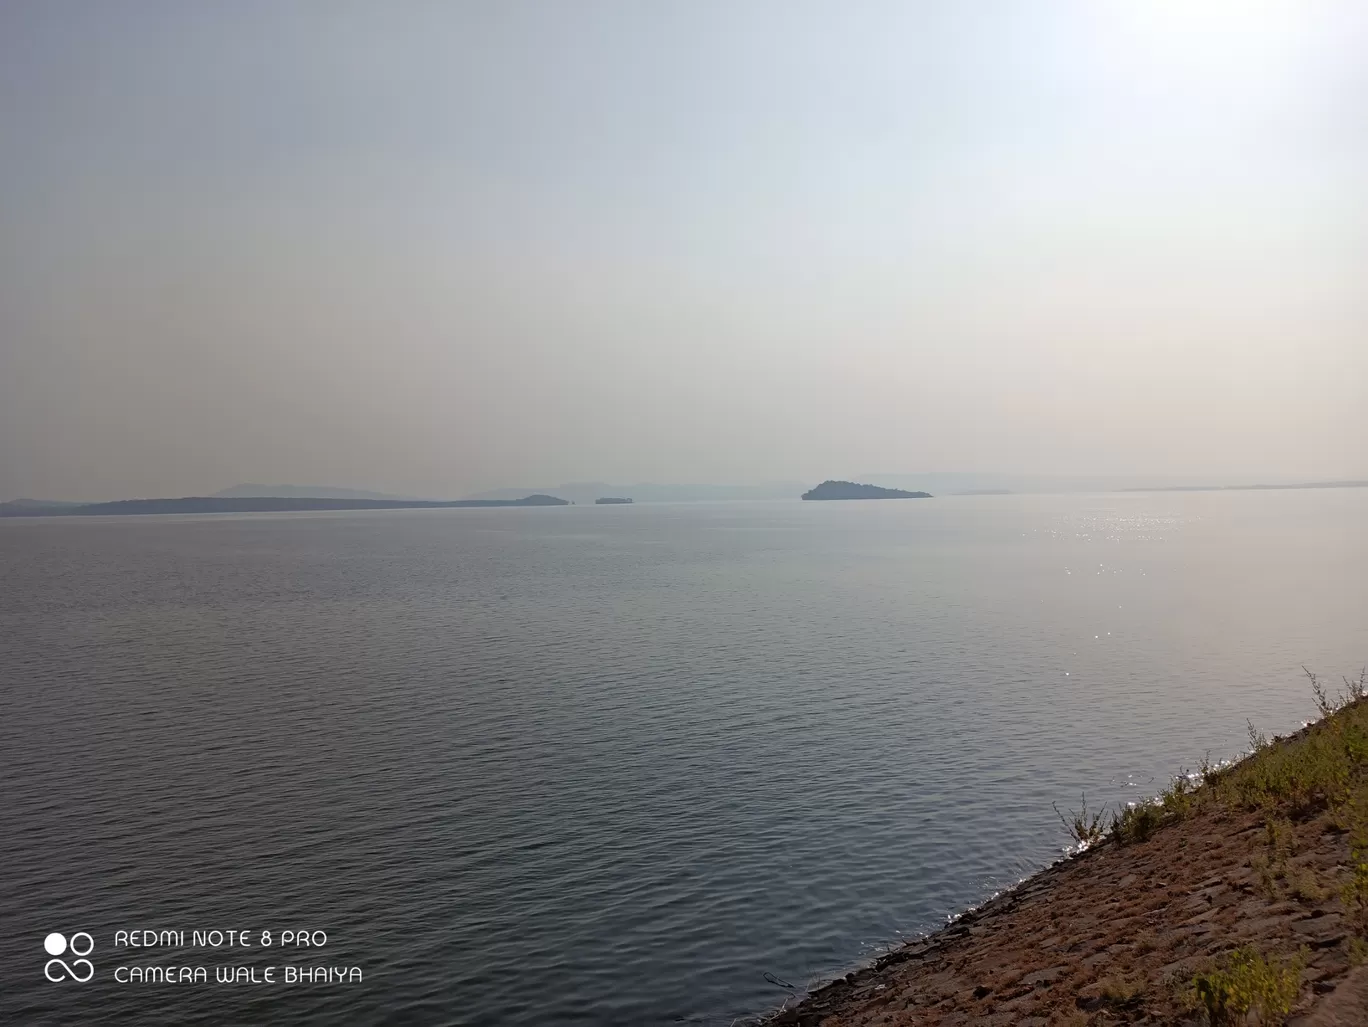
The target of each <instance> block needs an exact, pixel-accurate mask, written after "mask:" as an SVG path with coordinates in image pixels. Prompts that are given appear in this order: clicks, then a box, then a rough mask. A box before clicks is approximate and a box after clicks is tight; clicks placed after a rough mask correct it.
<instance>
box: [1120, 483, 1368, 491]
mask: <svg viewBox="0 0 1368 1027" xmlns="http://www.w3.org/2000/svg"><path fill="white" fill-rule="evenodd" d="M1365 488H1368V481H1307V482H1299V483H1297V484H1294V485H1157V486H1154V487H1152V488H1128V489H1118V490H1117V491H1119V492H1271V491H1282V490H1286V489H1365Z"/></svg>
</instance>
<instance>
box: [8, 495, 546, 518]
mask: <svg viewBox="0 0 1368 1027" xmlns="http://www.w3.org/2000/svg"><path fill="white" fill-rule="evenodd" d="M569 505H570V502H569V500H566V499H557V498H556V497H555V496H544V495H531V496H525V497H523V498H522V499H454V500H448V501H442V500H425V499H413V500H408V499H307V498H287V497H283V496H247V497H234V498H229V497H216V496H186V497H183V498H180V499H121V500H116V501H114V502H111V503H86V504H83V505H61V506H56V505H54V506H32V505H27V504H25V505H23V506H19V507H10V508H8V509H6V508H4V507H0V517H91V516H101V515H130V514H135V515H136V514H174V513H182V514H204V513H288V512H291V511H306V510H315V511H316V510H444V509H452V508H463V507H481V508H483V507H508V506H569Z"/></svg>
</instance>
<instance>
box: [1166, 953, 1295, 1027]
mask: <svg viewBox="0 0 1368 1027" xmlns="http://www.w3.org/2000/svg"><path fill="white" fill-rule="evenodd" d="M1304 965H1305V958H1304V957H1303V956H1302V955H1300V954H1299V955H1297V956H1295V957H1293V958H1292V959H1291V960H1289V961H1287V962H1283V961H1282V960H1279V959H1276V958H1273V959H1269V958H1265V957H1264V955H1263V954H1262V953H1260V952H1258V951H1257V950H1255V949H1254V948H1249V947H1247V948H1239V949H1235V950H1234V951H1233V952H1229V953H1227V954H1226V955H1225V957H1224V958H1223V959H1221V960H1220V961H1219V963H1218V964H1217V965H1216V966H1214V967H1212V969H1210V970H1208V971H1206V972H1205V973H1199V974H1198V975H1197V976H1196V977H1194V978H1193V979H1192V998H1193V1000H1194V1004H1195V1006H1196V1007H1197V1008H1198V1009H1201V1010H1203V1011H1204V1012H1205V1013H1206V1015H1207V1020H1208V1022H1210V1023H1211V1024H1212V1025H1213V1027H1223V1025H1227V1024H1231V1025H1233V1024H1244V1023H1245V1022H1246V1020H1247V1018H1248V1016H1249V1014H1250V1013H1251V1012H1257V1013H1258V1014H1259V1019H1260V1022H1266V1021H1270V1020H1271V1021H1277V1020H1281V1019H1282V1018H1283V1017H1284V1016H1286V1015H1287V1014H1288V1013H1289V1012H1290V1011H1291V1009H1292V1004H1293V1003H1294V1002H1296V1001H1297V994H1298V993H1299V992H1300V991H1301V972H1302V967H1303V966H1304Z"/></svg>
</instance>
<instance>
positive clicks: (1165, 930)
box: [768, 805, 1368, 1027]
mask: <svg viewBox="0 0 1368 1027" xmlns="http://www.w3.org/2000/svg"><path fill="white" fill-rule="evenodd" d="M1348 859H1349V841H1348V835H1347V834H1346V833H1345V832H1344V831H1343V829H1342V828H1340V827H1339V826H1338V825H1337V823H1336V821H1335V819H1334V817H1333V815H1332V814H1331V813H1329V812H1322V813H1320V814H1319V815H1315V816H1312V817H1310V818H1309V819H1305V820H1302V821H1301V822H1294V823H1291V824H1290V825H1287V826H1285V827H1284V828H1283V833H1282V836H1281V837H1280V838H1279V840H1278V842H1277V845H1276V847H1274V846H1271V845H1270V837H1269V831H1268V829H1267V821H1266V818H1265V816H1264V815H1263V814H1260V813H1244V812H1230V811H1229V810H1226V809H1222V808H1221V807H1219V806H1215V805H1212V806H1206V807H1203V808H1200V809H1198V810H1197V811H1195V812H1194V813H1193V814H1192V816H1191V817H1190V818H1188V819H1187V820H1183V821H1180V822H1177V823H1171V824H1168V825H1166V826H1164V827H1163V828H1161V829H1160V830H1158V831H1157V832H1156V833H1155V834H1154V835H1153V836H1152V837H1151V838H1150V839H1149V840H1147V841H1143V842H1135V843H1132V844H1128V845H1122V844H1119V843H1118V842H1116V841H1114V840H1111V839H1108V840H1107V841H1105V842H1103V843H1102V844H1101V845H1099V846H1097V847H1095V848H1093V849H1092V850H1091V851H1089V852H1087V853H1084V854H1083V855H1081V856H1078V857H1075V858H1073V859H1070V860H1067V861H1065V862H1063V863H1060V864H1058V865H1056V866H1054V867H1051V868H1050V869H1049V870H1046V871H1044V872H1043V873H1041V874H1038V875H1036V876H1035V877H1033V878H1031V879H1029V880H1027V881H1026V882H1024V883H1023V884H1021V885H1020V886H1019V887H1017V888H1016V889H1014V890H1012V891H1010V892H1008V893H1005V894H1003V895H1001V896H999V897H998V898H996V899H994V900H993V901H992V902H990V903H988V904H987V905H985V906H983V907H981V908H980V909H978V910H975V911H973V912H971V913H968V914H966V915H965V916H963V917H961V918H960V919H959V920H957V921H956V922H955V923H954V924H952V925H950V926H949V927H947V928H945V929H944V930H942V931H939V932H938V933H936V934H934V935H932V936H930V937H928V938H924V939H922V940H920V941H917V942H913V943H911V944H908V945H906V946H904V947H903V948H900V949H898V950H896V951H893V952H891V953H889V954H888V955H886V956H884V957H883V958H882V959H880V960H879V961H878V962H877V963H876V964H875V965H874V966H872V967H869V968H866V969H864V970H859V971H856V972H855V973H852V974H849V975H847V976H846V977H844V978H842V979H839V980H836V981H834V982H832V983H831V984H829V985H827V986H826V987H824V988H821V989H820V990H818V991H816V992H814V993H813V994H811V995H810V996H809V997H808V998H807V999H806V1000H804V1001H803V1003H802V1004H801V1005H799V1006H797V1007H795V1008H793V1009H789V1010H785V1011H782V1012H780V1013H779V1014H778V1015H776V1016H775V1017H773V1018H772V1019H770V1020H769V1021H768V1022H769V1023H771V1024H774V1025H800V1027H818V1025H820V1027H856V1025H860V1027H873V1025H876V1024H877V1025H894V1024H900V1025H911V1024H916V1025H918V1027H922V1025H925V1027H932V1025H950V1024H965V1025H975V1027H978V1025H983V1027H992V1025H1007V1024H1012V1025H1020V1027H1031V1025H1044V1024H1070V1025H1078V1027H1083V1025H1085V1024H1086V1025H1102V1024H1122V1023H1137V1024H1201V1023H1204V1022H1205V1014H1203V1013H1199V1012H1196V1011H1195V1010H1194V1008H1193V1004H1192V999H1191V995H1192V990H1191V985H1192V978H1193V975H1194V974H1195V973H1197V972H1199V971H1203V970H1206V969H1209V968H1210V967H1211V966H1212V964H1213V962H1214V961H1215V960H1216V959H1217V958H1218V957H1219V956H1220V955H1221V954H1222V953H1223V952H1226V951H1228V950H1230V949H1232V948H1236V947H1238V946H1243V945H1253V946H1255V947H1256V948H1257V949H1259V950H1260V951H1261V952H1263V953H1265V954H1269V955H1273V954H1283V955H1286V956H1292V955H1294V954H1296V953H1297V952H1298V951H1299V950H1301V951H1303V952H1304V956H1305V959H1306V969H1305V970H1304V971H1303V973H1302V977H1301V981H1302V990H1301V995H1300V998H1299V999H1298V1002H1297V1004H1296V1006H1295V1007H1294V1008H1293V1011H1292V1015H1291V1016H1290V1017H1289V1018H1288V1020H1287V1022H1288V1023H1289V1024H1295V1025H1298V1027H1312V1025H1315V1027H1330V1025H1336V1024H1346V1025H1347V1024H1354V1025H1358V1027H1364V1025H1368V966H1359V967H1355V966H1354V965H1352V964H1353V963H1355V962H1356V960H1355V959H1353V958H1351V947H1350V942H1351V940H1354V939H1356V938H1359V937H1362V934H1363V931H1362V929H1361V927H1360V928H1356V927H1355V925H1354V924H1353V923H1352V922H1351V918H1350V917H1349V915H1348V913H1347V911H1346V909H1345V907H1344V906H1343V904H1342V903H1341V901H1340V898H1339V892H1340V887H1341V885H1342V884H1343V882H1344V881H1346V880H1347V879H1348V870H1347V866H1346V864H1347V861H1348ZM1359 944H1361V943H1359ZM1303 947H1304V948H1303ZM1356 947H1357V946H1356Z"/></svg>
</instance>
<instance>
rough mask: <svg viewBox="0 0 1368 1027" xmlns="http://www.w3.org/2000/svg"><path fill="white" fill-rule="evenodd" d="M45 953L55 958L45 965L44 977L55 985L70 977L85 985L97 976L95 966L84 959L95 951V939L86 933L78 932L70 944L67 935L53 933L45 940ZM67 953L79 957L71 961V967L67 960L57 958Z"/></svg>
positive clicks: (72, 937)
mask: <svg viewBox="0 0 1368 1027" xmlns="http://www.w3.org/2000/svg"><path fill="white" fill-rule="evenodd" d="M43 951H45V952H46V953H47V954H48V955H49V956H52V957H54V958H52V959H49V960H48V961H47V962H46V963H45V964H44V965H43V976H44V977H46V978H47V979H48V980H50V981H52V982H53V983H54V984H55V983H57V982H59V981H64V980H66V979H67V978H68V977H70V978H71V979H72V980H73V981H75V982H76V983H77V984H84V983H85V982H86V981H88V980H90V979H91V978H92V977H94V976H95V964H94V963H92V962H91V961H90V960H88V959H85V958H84V957H85V956H88V955H90V954H91V953H92V952H94V951H95V939H94V938H92V937H91V936H90V935H89V934H87V933H86V932H85V931H77V932H76V933H75V934H73V935H72V936H71V941H70V942H68V941H67V938H66V935H64V934H59V933H57V932H56V931H53V932H52V933H51V934H49V935H48V936H47V937H46V938H44V939H43ZM67 952H70V953H71V954H72V955H73V956H76V957H78V958H76V959H73V960H72V961H71V965H70V966H68V965H67V962H66V960H64V959H60V958H57V957H60V956H62V955H65V954H66V953H67Z"/></svg>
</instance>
